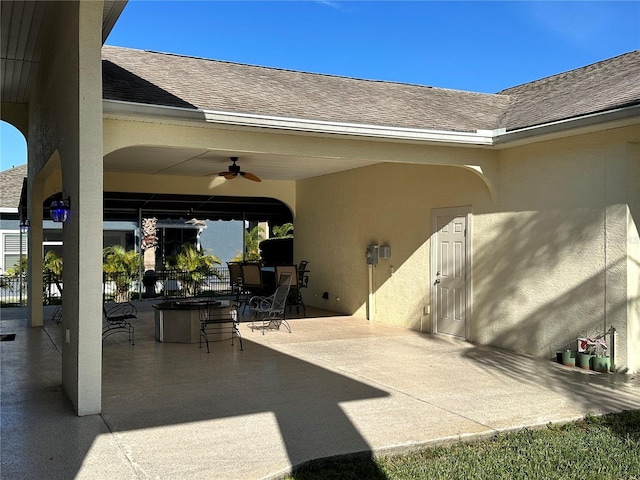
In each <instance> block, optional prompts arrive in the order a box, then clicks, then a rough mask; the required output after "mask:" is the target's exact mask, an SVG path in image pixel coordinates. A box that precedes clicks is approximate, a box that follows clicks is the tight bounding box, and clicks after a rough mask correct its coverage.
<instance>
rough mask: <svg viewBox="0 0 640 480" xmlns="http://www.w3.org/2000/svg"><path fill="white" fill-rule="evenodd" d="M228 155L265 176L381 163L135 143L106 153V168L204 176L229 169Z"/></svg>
mask: <svg viewBox="0 0 640 480" xmlns="http://www.w3.org/2000/svg"><path fill="white" fill-rule="evenodd" d="M229 157H239V160H238V165H239V166H240V167H241V168H242V170H243V171H247V172H251V173H253V174H255V175H257V176H258V177H260V178H261V179H263V180H302V179H305V178H311V177H317V176H320V175H328V174H331V173H337V172H343V171H345V170H351V169H354V168H360V167H364V166H368V165H373V164H375V163H378V162H376V161H373V160H367V159H352V158H349V159H348V160H347V159H344V158H327V157H322V158H316V157H309V156H286V155H276V154H267V153H242V152H231V151H229V152H221V151H213V150H203V149H195V148H193V149H192V148H167V147H159V146H135V147H128V148H123V149H120V150H117V151H115V152H112V153H109V154H108V155H105V157H104V170H105V171H112V172H122V173H142V174H151V175H183V176H195V177H202V176H207V175H211V174H212V173H213V174H215V173H217V172H220V171H223V170H226V169H227V167H228V166H229V165H230V164H231V161H230V160H229Z"/></svg>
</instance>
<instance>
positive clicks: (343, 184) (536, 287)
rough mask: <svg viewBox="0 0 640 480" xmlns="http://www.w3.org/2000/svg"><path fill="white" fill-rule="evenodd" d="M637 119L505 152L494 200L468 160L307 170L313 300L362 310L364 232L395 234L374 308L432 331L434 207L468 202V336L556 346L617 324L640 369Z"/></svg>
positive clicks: (300, 239)
mask: <svg viewBox="0 0 640 480" xmlns="http://www.w3.org/2000/svg"><path fill="white" fill-rule="evenodd" d="M636 132H637V129H636V127H628V128H622V129H618V130H610V131H606V132H602V133H593V134H589V135H582V136H576V137H571V138H568V139H563V140H554V141H548V142H544V143H540V144H532V145H528V146H521V147H518V148H512V149H508V148H507V149H503V150H500V151H498V152H494V153H495V155H496V159H497V172H496V177H495V178H496V179H497V180H496V192H497V196H496V198H497V201H496V202H495V203H492V201H491V199H492V197H491V195H490V192H489V189H488V188H487V185H486V184H485V183H484V182H482V181H481V180H480V179H479V177H478V176H477V175H475V174H473V173H470V172H469V171H467V170H464V169H462V168H460V167H443V166H426V165H425V166H418V165H391V164H383V165H376V166H372V167H366V168H361V169H357V170H352V171H349V172H345V173H340V174H335V175H329V176H326V177H320V178H314V179H309V180H304V181H300V182H299V183H298V187H297V216H296V225H295V227H296V246H295V249H296V251H295V254H296V259H297V260H302V259H305V260H309V261H310V264H309V268H310V269H311V271H312V273H311V282H310V288H309V289H308V291H307V292H305V301H306V302H307V303H309V304H312V305H316V306H319V307H325V308H328V309H333V310H336V311H340V312H344V313H350V314H356V315H362V316H364V315H365V314H366V311H367V310H366V304H367V290H368V283H367V267H366V264H365V259H364V249H365V245H366V244H368V243H378V244H385V243H387V244H389V245H390V246H391V249H392V256H391V259H390V260H388V261H387V260H381V261H380V264H379V266H378V267H376V268H375V270H374V277H375V279H374V285H375V292H376V294H375V307H376V310H375V317H374V319H375V321H380V322H385V323H389V324H394V325H401V326H406V327H409V328H414V329H418V330H420V329H422V330H424V331H428V330H429V328H430V317H429V311H430V305H429V298H430V285H431V279H430V278H429V248H430V235H431V233H432V232H431V231H430V215H431V209H433V208H440V207H454V206H465V205H469V206H471V209H472V212H473V238H472V253H473V262H472V276H473V286H472V287H473V296H472V307H473V316H472V318H471V319H470V329H469V331H470V338H469V340H471V341H473V342H477V343H483V344H491V345H496V346H501V347H505V348H509V349H511V350H515V351H518V352H522V353H527V354H533V355H538V356H542V357H553V356H554V355H555V351H556V350H557V349H559V348H562V347H564V346H565V345H573V342H574V339H575V338H576V336H577V335H579V334H594V333H597V332H602V331H603V330H605V329H608V328H609V327H610V326H612V325H613V326H615V327H616V328H617V329H618V336H617V339H618V342H617V346H616V347H617V349H616V358H617V360H618V364H619V366H622V367H623V368H628V369H629V370H640V364H639V363H638V354H637V353H636V352H637V351H638V350H639V349H640V338H638V332H639V331H640V330H639V328H638V318H637V317H638V314H637V309H635V308H634V305H637V302H636V303H634V302H633V297H635V298H636V300H637V291H638V286H637V283H638V281H637V270H638V266H637V265H638V264H637V263H636V262H635V258H637V256H638V248H637V247H635V246H634V245H635V244H634V242H636V241H637V240H636V239H637V237H638V234H637V230H636V227H635V225H633V224H632V223H631V222H630V218H633V216H632V215H631V214H630V213H629V206H628V204H629V203H630V202H631V203H634V202H635V207H632V209H631V211H632V212H633V210H635V211H636V212H637V211H638V201H637V194H635V193H632V192H633V190H634V189H636V187H635V185H637V181H636V182H635V183H634V180H633V177H632V176H631V175H630V172H635V175H636V177H635V178H636V179H637V171H638V168H637V164H638V161H639V160H638V156H637V152H638V149H637V148H635V147H631V146H630V144H629V143H628V139H629V138H633V135H636ZM634 195H635V197H633V196H634ZM632 197H633V198H632ZM391 267H393V272H394V273H393V275H391ZM324 291H328V292H329V294H330V296H329V299H328V300H323V299H322V298H321V297H322V293H323V292H324ZM338 298H339V300H338Z"/></svg>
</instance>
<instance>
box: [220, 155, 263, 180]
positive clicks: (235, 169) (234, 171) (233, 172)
mask: <svg viewBox="0 0 640 480" xmlns="http://www.w3.org/2000/svg"><path fill="white" fill-rule="evenodd" d="M229 159H230V160H231V162H232V164H231V165H229V169H228V170H227V171H226V172H220V173H218V176H220V177H224V178H226V179H227V180H233V179H234V178H236V177H237V176H238V175H240V176H241V177H244V178H246V179H247V180H251V181H253V182H261V181H262V180H260V178H259V177H257V176H256V175H254V174H253V173H249V172H243V171H242V170H240V167H239V166H238V165H236V162H237V161H238V157H229ZM214 175H215V174H214Z"/></svg>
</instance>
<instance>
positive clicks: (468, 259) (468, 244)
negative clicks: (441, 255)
mask: <svg viewBox="0 0 640 480" xmlns="http://www.w3.org/2000/svg"><path fill="white" fill-rule="evenodd" d="M445 215H446V216H456V217H462V216H464V217H466V223H467V233H466V235H465V249H466V256H465V275H466V282H465V308H466V310H465V311H466V319H465V332H464V338H465V340H470V339H471V319H472V318H473V288H472V285H473V268H472V266H473V248H472V246H473V242H472V241H471V239H472V238H473V222H472V219H473V209H472V207H471V205H467V206H462V207H446V208H432V209H431V243H430V250H431V255H430V265H429V289H430V292H429V295H430V312H431V332H430V333H432V334H436V333H438V319H437V311H436V308H435V306H436V301H437V299H436V289H435V288H433V286H434V282H435V278H436V266H437V264H438V231H437V230H438V217H440V216H445Z"/></svg>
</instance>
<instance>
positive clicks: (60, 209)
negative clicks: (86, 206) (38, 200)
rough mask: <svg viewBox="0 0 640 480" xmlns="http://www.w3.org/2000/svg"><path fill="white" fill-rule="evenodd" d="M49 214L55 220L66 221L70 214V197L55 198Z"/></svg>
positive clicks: (58, 221)
mask: <svg viewBox="0 0 640 480" xmlns="http://www.w3.org/2000/svg"><path fill="white" fill-rule="evenodd" d="M49 214H50V215H51V220H53V221H54V222H57V223H63V222H66V221H67V217H68V216H69V199H66V200H65V199H62V200H54V201H53V202H51V206H50V207H49Z"/></svg>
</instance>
